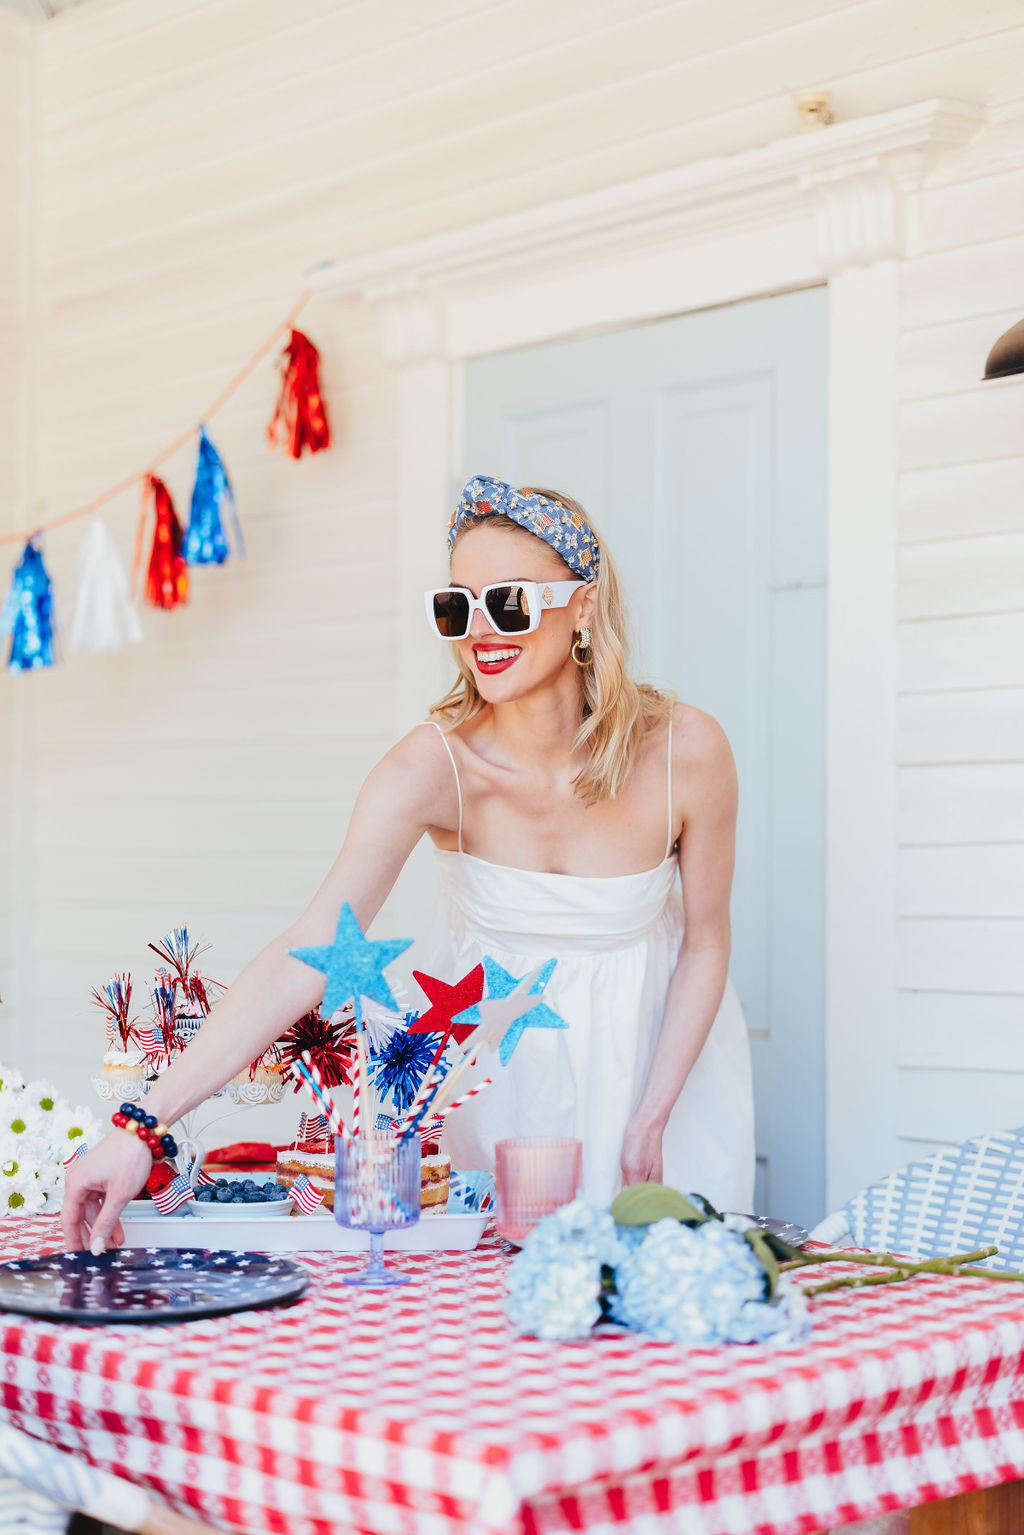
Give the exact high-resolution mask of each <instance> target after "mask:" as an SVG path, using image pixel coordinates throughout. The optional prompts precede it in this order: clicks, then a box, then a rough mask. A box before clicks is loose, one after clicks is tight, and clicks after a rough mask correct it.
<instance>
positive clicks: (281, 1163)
mask: <svg viewBox="0 0 1024 1535" xmlns="http://www.w3.org/2000/svg"><path fill="white" fill-rule="evenodd" d="M451 1172H452V1164H451V1158H450V1157H441V1156H434V1157H424V1158H423V1160H422V1161H421V1163H420V1209H421V1211H422V1213H423V1214H424V1215H444V1213H445V1211H446V1210H447V1208H448V1184H449V1179H450V1178H451ZM302 1173H305V1175H306V1177H307V1178H308V1179H309V1181H310V1183H311V1184H312V1185H313V1187H314V1188H315V1189H316V1191H317V1193H318V1194H322V1195H323V1196H324V1208H325V1209H327V1210H333V1209H334V1153H333V1151H326V1152H318V1151H302V1150H294V1149H292V1150H289V1151H279V1152H278V1154H277V1181H278V1183H283V1184H284V1185H285V1187H286V1188H291V1186H292V1184H293V1183H294V1182H295V1180H296V1178H298V1177H299V1176H300V1175H301V1174H302Z"/></svg>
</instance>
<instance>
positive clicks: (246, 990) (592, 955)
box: [64, 476, 754, 1252]
mask: <svg viewBox="0 0 1024 1535" xmlns="http://www.w3.org/2000/svg"><path fill="white" fill-rule="evenodd" d="M448 537H449V548H450V551H451V585H450V587H447V588H444V589H442V590H440V591H436V592H430V593H428V594H427V612H428V618H429V621H430V624H431V626H432V628H433V629H434V631H435V633H436V634H437V635H439V636H440V637H441V639H443V640H444V641H446V642H447V643H449V644H450V645H451V648H452V652H453V656H454V659H455V662H456V665H457V667H458V671H459V677H458V680H457V682H456V684H455V686H454V687H453V688H452V689H451V691H450V692H449V693H448V694H447V695H446V697H445V698H443V699H442V700H441V701H440V702H439V703H438V704H437V705H435V707H434V708H433V710H432V711H431V718H430V720H429V721H428V722H427V723H425V724H423V725H421V726H419V727H418V728H417V729H415V730H413V731H411V732H410V734H409V735H407V736H406V737H405V738H404V739H403V740H401V741H400V742H399V743H398V744H397V745H396V746H395V747H393V748H392V750H391V751H390V752H388V754H387V755H386V756H385V757H384V758H383V759H382V760H381V762H379V763H378V764H377V766H376V767H375V768H374V769H373V771H372V772H371V773H370V775H369V777H368V778H367V780H366V782H365V784H364V785H363V788H362V790H361V792H360V795H359V798H358V800H357V803H356V806H355V810H354V811H353V815H352V819H351V822H350V825H349V829H348V834H347V836H346V839H345V844H344V846H343V848H342V850H341V852H340V854H339V855H338V858H337V860H336V861H335V863H334V866H333V867H332V869H331V870H330V872H329V874H328V876H327V878H326V880H325V881H324V884H323V886H322V887H321V889H320V890H319V891H318V893H317V894H316V896H315V897H314V899H313V901H312V902H311V903H310V905H309V907H308V908H307V910H306V911H305V913H304V914H303V915H302V916H301V917H300V918H299V920H298V921H297V922H296V923H295V924H294V925H293V926H292V927H291V928H290V929H289V930H288V931H287V932H285V933H283V934H282V935H281V936H280V938H278V939H276V940H275V941H274V942H273V943H272V944H270V945H269V946H268V947H267V948H266V949H265V950H264V951H263V952H262V953H261V954H260V955H258V956H257V957H256V958H255V959H254V960H253V961H251V963H250V964H249V965H247V966H246V968H245V970H243V972H242V973H241V975H240V976H239V978H238V980H237V981H236V982H235V984H234V985H233V986H232V987H231V988H230V990H229V991H228V992H227V994H226V995H225V996H224V997H223V998H222V999H221V1001H220V1002H218V1004H217V1006H216V1007H215V1008H214V1010H213V1012H212V1013H211V1015H210V1019H209V1021H208V1023H207V1024H206V1026H204V1028H203V1029H202V1031H201V1032H200V1034H199V1035H198V1037H197V1038H196V1040H195V1041H194V1043H193V1044H192V1045H190V1046H189V1048H188V1049H187V1050H186V1051H185V1052H184V1054H183V1055H182V1056H181V1057H180V1059H179V1060H178V1061H177V1062H176V1063H175V1065H174V1066H173V1067H172V1068H171V1069H170V1070H169V1071H167V1072H166V1073H165V1074H164V1076H163V1077H162V1078H161V1079H160V1081H159V1082H158V1083H156V1084H155V1085H154V1087H153V1089H152V1091H151V1092H150V1094H149V1096H148V1098H147V1103H146V1106H147V1108H148V1109H149V1110H150V1111H151V1112H152V1113H154V1114H155V1115H156V1116H157V1118H158V1119H159V1120H162V1121H166V1122H167V1123H172V1122H173V1121H174V1120H175V1119H177V1118H178V1117H179V1116H180V1115H181V1114H183V1113H185V1112H187V1111H188V1110H189V1109H190V1108H192V1107H194V1106H195V1105H196V1104H197V1103H199V1102H201V1101H202V1100H203V1099H204V1098H205V1097H207V1096H208V1095H209V1093H210V1092H212V1091H214V1090H215V1089H216V1088H218V1087H219V1086H221V1085H222V1084H223V1083H224V1082H226V1081H227V1080H228V1078H229V1077H231V1076H233V1075H234V1073H235V1072H236V1071H238V1070H240V1069H241V1068H242V1067H243V1066H244V1065H245V1063H246V1062H248V1061H250V1060H252V1059H253V1058H254V1057H255V1056H256V1055H257V1054H258V1053H259V1052H260V1051H262V1050H263V1049H265V1048H266V1047H267V1046H268V1045H269V1044H270V1043H271V1042H272V1041H273V1040H274V1039H276V1038H277V1037H278V1036H279V1035H280V1034H281V1033H283V1032H284V1030H285V1029H287V1028H288V1027H289V1026H290V1025H291V1023H292V1022H293V1021H294V1020H295V1019H296V1018H297V1017H300V1016H301V1015H302V1014H303V1013H304V1012H306V1011H307V1010H308V1009H309V1008H311V1007H312V1006H314V1005H315V1004H316V1003H317V1002H318V1001H319V999H320V996H321V994H322V992H323V985H324V979H323V976H322V975H321V974H320V973H319V972H317V971H314V970H311V969H310V968H309V967H308V966H307V965H304V964H302V963H300V962H299V961H298V960H296V959H294V958H292V957H291V956H290V954H289V952H288V951H289V949H292V948H297V947H301V946H307V945H313V944H322V943H329V942H330V941H331V940H332V938H333V935H334V930H335V926H336V923H337V918H338V912H339V910H340V907H341V903H342V902H343V901H345V900H347V901H349V902H350V903H351V905H352V907H353V909H354V911H355V913H356V916H357V917H358V919H359V921H360V923H361V924H362V925H363V927H364V928H365V927H367V926H368V925H369V923H370V922H371V921H372V919H373V917H374V916H375V915H376V913H377V912H378V911H379V910H380V907H381V906H382V904H383V902H384V900H385V898H386V896H387V894H388V892H389V891H390V889H391V887H392V885H393V884H394V881H395V879H396V878H397V876H398V874H399V872H400V870H401V868H402V866H403V864H404V863H405V860H406V859H407V858H408V856H409V853H410V852H411V850H412V848H413V847H414V846H415V844H416V843H417V842H418V841H419V839H420V837H421V836H422V835H423V834H424V833H427V834H428V835H429V836H430V837H431V838H432V840H433V842H434V844H435V846H436V848H437V849H438V864H439V871H440V882H441V900H440V903H439V908H438V912H437V920H436V923H435V926H434V931H433V934H432V937H431V939H430V942H429V944H428V949H427V953H426V955H425V957H424V960H423V965H422V967H423V968H424V969H426V970H428V971H429V972H430V973H432V974H434V975H437V976H439V977H440V978H442V979H444V980H447V981H450V982H454V981H455V980H457V979H458V978H459V977H461V976H462V975H464V974H466V973H467V971H469V970H470V969H472V967H473V966H474V965H475V964H477V963H478V962H479V961H480V960H481V959H482V958H483V957H484V956H485V955H486V956H490V958H491V959H493V960H494V961H496V962H497V963H498V964H500V965H501V966H502V967H503V968H504V969H505V970H506V971H508V972H509V973H510V974H511V975H513V976H515V977H521V976H523V975H526V974H527V973H529V972H530V971H531V970H534V969H536V968H537V966H538V965H540V964H542V963H543V962H544V961H545V960H547V959H548V958H554V959H555V960H556V965H555V968H554V971H553V973H552V975H551V978H550V979H549V980H548V982H547V985H546V988H545V991H544V1001H545V1002H546V1003H547V1004H548V1005H549V1006H550V1007H551V1009H552V1010H553V1011H554V1012H555V1013H556V1014H557V1015H559V1017H560V1018H561V1019H563V1020H564V1021H565V1023H566V1024H567V1025H568V1027H567V1028H565V1029H557V1028H527V1029H526V1030H525V1032H524V1033H523V1035H522V1038H521V1040H520V1042H519V1044H518V1046H517V1048H516V1051H515V1053H514V1054H513V1056H512V1058H511V1061H510V1063H509V1065H508V1066H507V1067H506V1068H505V1069H501V1068H497V1069H496V1070H494V1071H493V1072H492V1075H493V1076H494V1078H495V1081H494V1085H493V1087H491V1088H490V1089H488V1091H487V1092H486V1093H482V1094H480V1095H479V1096H478V1097H477V1098H475V1099H472V1100H471V1101H470V1103H469V1104H467V1105H466V1106H465V1107H464V1108H463V1109H460V1110H459V1112H458V1114H455V1115H453V1116H452V1120H451V1123H450V1126H449V1129H448V1131H447V1136H448V1140H449V1141H450V1150H451V1154H452V1158H453V1163H454V1165H455V1166H457V1167H459V1166H461V1167H467V1168H468V1167H480V1166H487V1165H489V1164H490V1165H493V1146H494V1142H495V1141H496V1140H499V1139H501V1138H502V1137H504V1136H508V1135H530V1134H546V1135H547V1134H568V1135H577V1136H579V1137H580V1138H581V1139H582V1141H583V1147H584V1193H585V1194H586V1196H587V1197H588V1198H590V1199H593V1200H595V1201H597V1202H600V1203H605V1202H607V1201H608V1200H610V1199H611V1198H612V1197H613V1195H614V1194H615V1192H616V1190H617V1189H618V1188H619V1187H620V1185H621V1184H623V1183H634V1182H640V1181H643V1180H645V1179H664V1180H665V1181H666V1182H669V1183H671V1184H673V1185H674V1186H676V1187H678V1188H681V1189H692V1190H697V1191H699V1192H701V1193H703V1194H706V1195H707V1196H708V1197H709V1198H710V1199H712V1200H713V1201H714V1203H716V1204H717V1205H718V1206H719V1207H720V1208H726V1209H738V1210H747V1209H749V1208H750V1206H751V1200H752V1193H753V1174H754V1150H753V1107H752V1093H751V1082H750V1061H749V1051H748V1046H747V1036H746V1029H745V1025H744V1021H743V1016H742V1013H741V1010H740V1006H739V1002H738V999H737V997H736V994H735V992H734V991H733V989H732V986H731V985H730V983H729V980H728V963H729V947H730V930H729V890H730V885H731V881H732V868H733V851H734V839H735V822H736V779H735V771H734V768H733V761H732V754H731V752H730V750H729V745H728V742H727V741H726V739H725V736H724V734H723V732H722V730H721V729H720V727H719V726H718V725H717V724H716V723H715V721H714V720H713V719H711V718H710V717H709V716H708V715H706V714H703V713H701V712H700V711H699V710H697V709H694V708H690V707H689V706H687V705H686V704H680V703H676V702H674V701H673V699H672V698H671V697H669V696H668V695H666V694H663V693H659V692H657V691H656V690H654V689H653V688H650V687H647V686H645V685H643V684H640V683H637V682H635V681H634V680H633V679H632V678H631V677H630V675H629V673H628V671H627V667H626V646H625V635H626V616H625V612H624V607H623V601H622V595H621V589H620V586H619V581H618V577H617V575H616V572H615V567H614V564H613V562H612V560H611V557H610V555H609V553H608V551H607V549H605V548H604V547H603V545H602V544H601V543H600V541H599V539H598V537H597V534H596V532H595V530H594V528H593V527H592V525H591V524H590V522H589V520H588V518H587V515H586V513H585V511H584V510H583V508H582V507H581V506H580V505H579V504H578V503H577V502H575V501H573V500H572V499H571V497H569V496H566V495H563V494H561V493H560V492H557V491H553V490H544V489H540V488H537V487H525V488H517V487H515V486H512V485H509V484H506V483H505V482H504V481H501V480H495V479H490V478H488V477H485V476H477V477H475V478H474V479H472V480H470V481H469V483H468V484H467V486H466V487H465V489H464V491H463V492H462V494H461V496H460V498H459V502H458V505H457V507H456V510H455V513H454V514H453V517H452V521H451V525H450V527H449V535H448ZM677 877H678V880H679V884H680V886H681V889H680V888H677ZM684 909H685V913H686V922H685V926H684V922H683V911H684ZM446 1144H447V1142H446ZM148 1170H149V1153H148V1152H147V1151H146V1149H145V1147H144V1146H142V1145H140V1144H139V1143H138V1142H137V1140H136V1139H135V1138H134V1137H131V1136H128V1135H126V1134H125V1133H124V1132H123V1131H118V1130H115V1131H113V1132H112V1133H111V1134H110V1135H108V1136H107V1138H106V1140H105V1141H103V1142H102V1143H101V1144H100V1145H99V1146H98V1147H97V1148H96V1149H95V1150H94V1151H92V1152H90V1153H89V1155H88V1156H86V1157H82V1158H80V1159H79V1160H78V1161H77V1162H76V1163H74V1164H73V1166H72V1168H71V1170H70V1171H69V1174H68V1180H67V1182H68V1194H67V1198H66V1200H65V1206H64V1232H65V1240H66V1241H67V1244H68V1246H69V1247H73V1248H81V1247H84V1246H87V1245H89V1246H91V1247H92V1249H93V1251H94V1252H98V1251H102V1250H103V1248H104V1247H106V1246H107V1245H108V1244H109V1243H110V1242H111V1241H114V1242H119V1241H120V1240H121V1229H120V1223H119V1220H118V1216H119V1213H120V1210H121V1208H122V1207H123V1205H124V1203H125V1202H126V1200H127V1199H129V1198H131V1197H132V1196H133V1195H134V1194H135V1193H136V1192H137V1191H138V1189H139V1188H140V1186H141V1185H142V1183H143V1181H144V1180H145V1177H146V1175H147V1173H148Z"/></svg>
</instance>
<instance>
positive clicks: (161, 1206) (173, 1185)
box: [153, 1173, 192, 1215]
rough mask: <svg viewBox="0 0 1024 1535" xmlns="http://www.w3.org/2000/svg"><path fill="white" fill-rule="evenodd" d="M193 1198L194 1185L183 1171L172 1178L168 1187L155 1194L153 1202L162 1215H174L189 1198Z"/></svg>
mask: <svg viewBox="0 0 1024 1535" xmlns="http://www.w3.org/2000/svg"><path fill="white" fill-rule="evenodd" d="M191 1198H192V1185H191V1183H189V1181H188V1179H187V1178H185V1177H183V1176H182V1174H181V1173H179V1174H178V1176H177V1177H176V1178H172V1179H171V1181H170V1183H169V1184H168V1185H167V1187H166V1188H163V1189H160V1190H159V1191H158V1192H157V1193H156V1194H154V1195H153V1203H154V1204H155V1205H156V1207H157V1209H158V1210H159V1211H160V1214H161V1215H173V1214H174V1212H175V1210H180V1208H181V1206H182V1205H183V1204H184V1203H185V1201H186V1200H187V1199H191Z"/></svg>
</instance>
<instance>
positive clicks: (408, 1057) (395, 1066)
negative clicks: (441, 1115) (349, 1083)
mask: <svg viewBox="0 0 1024 1535" xmlns="http://www.w3.org/2000/svg"><path fill="white" fill-rule="evenodd" d="M438 1038H439V1036H438V1035H437V1034H410V1033H409V1032H408V1031H407V1030H406V1029H399V1030H398V1031H397V1032H396V1033H394V1034H392V1036H391V1038H390V1039H389V1040H388V1042H387V1044H386V1045H385V1046H384V1048H383V1050H381V1051H380V1053H379V1054H377V1055H374V1054H371V1055H370V1060H369V1066H370V1080H371V1081H372V1082H373V1085H374V1086H375V1087H376V1089H377V1095H378V1097H379V1098H380V1099H381V1101H382V1102H385V1101H387V1100H388V1099H390V1100H391V1102H392V1104H393V1105H394V1107H395V1110H396V1112H397V1113H399V1114H404V1113H405V1111H406V1109H407V1108H408V1107H409V1105H410V1104H411V1103H412V1100H413V1099H414V1098H415V1096H416V1094H417V1092H418V1091H419V1088H420V1084H421V1083H422V1081H423V1078H424V1077H425V1076H426V1074H427V1071H428V1070H429V1068H430V1063H431V1061H432V1060H433V1059H434V1051H435V1049H436V1048H437V1042H438Z"/></svg>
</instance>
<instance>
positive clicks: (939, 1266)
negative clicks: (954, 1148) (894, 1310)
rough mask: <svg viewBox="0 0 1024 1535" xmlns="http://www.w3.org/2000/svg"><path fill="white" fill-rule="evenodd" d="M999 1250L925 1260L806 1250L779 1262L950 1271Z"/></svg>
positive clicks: (786, 1265) (794, 1266) (803, 1265)
mask: <svg viewBox="0 0 1024 1535" xmlns="http://www.w3.org/2000/svg"><path fill="white" fill-rule="evenodd" d="M998 1251H999V1249H998V1247H976V1248H975V1249H974V1251H973V1252H969V1253H948V1254H945V1255H944V1256H942V1257H940V1258H929V1259H928V1260H927V1261H926V1262H924V1263H913V1262H910V1261H908V1260H907V1259H906V1258H898V1257H897V1256H896V1254H895V1253H856V1252H836V1251H834V1250H829V1251H827V1252H820V1253H802V1254H801V1255H800V1257H799V1258H792V1259H790V1260H789V1261H788V1262H787V1263H781V1264H780V1265H779V1267H780V1269H782V1270H791V1269H799V1268H810V1267H811V1265H812V1264H815V1263H863V1264H868V1265H871V1266H874V1267H875V1268H894V1269H903V1270H904V1272H906V1273H908V1274H948V1273H953V1272H955V1268H951V1267H950V1265H951V1264H952V1265H959V1264H962V1263H976V1262H977V1261H978V1259H979V1258H991V1257H992V1256H993V1254H995V1253H997V1252H998ZM981 1272H982V1273H984V1274H990V1273H996V1272H998V1271H997V1270H995V1269H983V1270H982V1271H981ZM1013 1277H1014V1278H1019V1279H1024V1274H1019V1275H1014V1276H1013Z"/></svg>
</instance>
